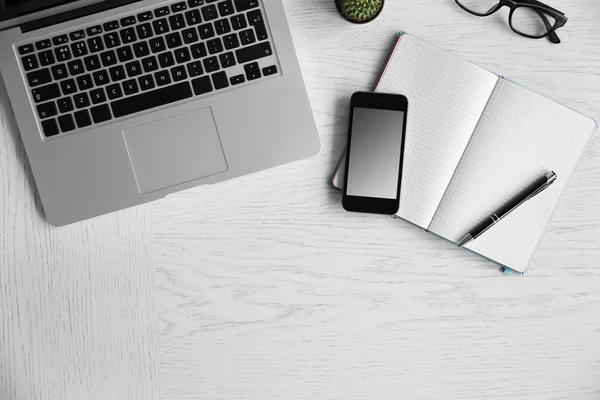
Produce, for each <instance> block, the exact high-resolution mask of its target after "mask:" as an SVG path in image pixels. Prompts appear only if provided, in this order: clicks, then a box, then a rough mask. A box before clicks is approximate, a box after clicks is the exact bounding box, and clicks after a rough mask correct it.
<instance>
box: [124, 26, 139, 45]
mask: <svg viewBox="0 0 600 400" xmlns="http://www.w3.org/2000/svg"><path fill="white" fill-rule="evenodd" d="M136 40H137V36H136V35H135V30H134V29H133V28H127V29H123V30H122V31H121V41H122V42H123V44H128V43H132V42H135V41H136Z"/></svg>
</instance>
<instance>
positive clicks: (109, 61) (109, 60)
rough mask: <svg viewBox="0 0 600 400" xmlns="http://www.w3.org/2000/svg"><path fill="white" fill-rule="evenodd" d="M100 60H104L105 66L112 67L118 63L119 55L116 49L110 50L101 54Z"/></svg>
mask: <svg viewBox="0 0 600 400" xmlns="http://www.w3.org/2000/svg"><path fill="white" fill-rule="evenodd" d="M100 60H101V61H102V65H103V66H104V67H110V66H111V65H115V64H116V63H117V55H116V54H115V52H114V50H108V51H105V52H104V53H102V54H100Z"/></svg>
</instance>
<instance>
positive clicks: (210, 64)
mask: <svg viewBox="0 0 600 400" xmlns="http://www.w3.org/2000/svg"><path fill="white" fill-rule="evenodd" d="M203 63H204V70H205V71H206V72H215V71H216V70H218V69H219V61H217V57H209V58H205V59H204V61H203Z"/></svg>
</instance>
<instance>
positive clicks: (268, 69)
mask: <svg viewBox="0 0 600 400" xmlns="http://www.w3.org/2000/svg"><path fill="white" fill-rule="evenodd" d="M262 72H263V75H264V76H269V75H275V74H276V73H277V66H276V65H271V66H270V67H265V68H263V70H262Z"/></svg>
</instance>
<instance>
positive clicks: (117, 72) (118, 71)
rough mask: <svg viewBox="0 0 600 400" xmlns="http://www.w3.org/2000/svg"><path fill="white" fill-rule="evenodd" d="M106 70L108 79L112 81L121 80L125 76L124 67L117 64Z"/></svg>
mask: <svg viewBox="0 0 600 400" xmlns="http://www.w3.org/2000/svg"><path fill="white" fill-rule="evenodd" d="M108 72H109V73H110V79H111V80H112V81H113V82H118V81H121V80H123V79H125V78H127V76H126V75H125V68H123V66H122V65H117V66H116V67H112V68H111V69H109V70H108Z"/></svg>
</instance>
